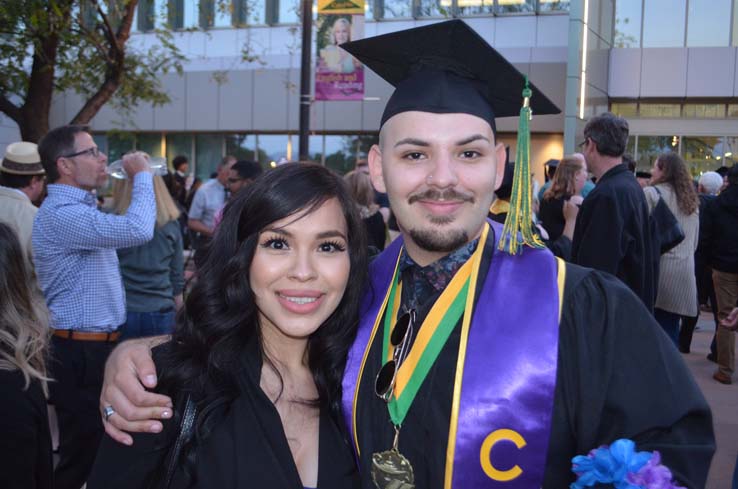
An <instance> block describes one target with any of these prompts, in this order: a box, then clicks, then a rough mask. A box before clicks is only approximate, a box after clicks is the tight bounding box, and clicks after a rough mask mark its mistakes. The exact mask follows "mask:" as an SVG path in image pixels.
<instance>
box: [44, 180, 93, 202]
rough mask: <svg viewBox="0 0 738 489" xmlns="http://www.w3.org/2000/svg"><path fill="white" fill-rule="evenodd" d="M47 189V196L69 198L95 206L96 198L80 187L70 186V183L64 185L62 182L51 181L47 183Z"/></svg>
mask: <svg viewBox="0 0 738 489" xmlns="http://www.w3.org/2000/svg"><path fill="white" fill-rule="evenodd" d="M46 188H47V191H48V194H49V197H53V198H56V199H63V200H69V201H72V202H81V203H83V204H86V205H89V206H90V207H97V199H96V198H95V196H94V195H93V194H92V192H88V191H87V190H82V189H81V188H77V187H72V186H71V185H65V184H62V183H52V184H49V185H47V187H46Z"/></svg>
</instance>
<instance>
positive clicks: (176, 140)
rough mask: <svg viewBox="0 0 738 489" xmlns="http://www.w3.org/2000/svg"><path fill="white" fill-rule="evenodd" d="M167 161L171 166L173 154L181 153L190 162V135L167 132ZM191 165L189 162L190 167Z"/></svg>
mask: <svg viewBox="0 0 738 489" xmlns="http://www.w3.org/2000/svg"><path fill="white" fill-rule="evenodd" d="M166 141H167V162H168V163H169V166H170V167H171V166H172V160H174V157H175V156H179V155H183V156H186V157H187V160H189V162H190V163H192V135H191V134H167V139H166ZM191 167H192V165H191V164H190V168H191Z"/></svg>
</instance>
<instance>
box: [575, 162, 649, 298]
mask: <svg viewBox="0 0 738 489" xmlns="http://www.w3.org/2000/svg"><path fill="white" fill-rule="evenodd" d="M653 233H654V230H653V228H652V223H651V219H650V217H649V212H648V204H647V203H646V198H645V196H644V194H643V189H642V188H641V187H640V185H638V182H637V181H636V179H635V177H634V176H633V174H632V173H631V172H630V171H629V170H628V167H627V166H626V165H624V164H621V165H618V166H616V167H614V168H611V169H610V170H608V171H607V172H606V173H605V174H604V175H602V178H600V179H599V180H597V185H596V186H595V188H594V190H592V191H591V192H590V193H589V194H588V195H587V198H586V199H584V202H583V203H582V206H581V207H580V209H579V215H578V216H577V224H576V227H575V229H574V239H573V240H572V250H571V261H572V262H573V263H576V264H577V265H581V266H583V267H589V268H594V269H595V270H601V271H603V272H608V273H611V274H613V275H615V276H616V277H618V278H619V279H620V280H622V281H623V282H624V283H625V285H627V286H628V287H630V289H631V290H632V291H633V292H635V294H636V295H637V296H638V297H640V298H641V300H642V301H643V303H644V304H645V305H646V308H647V309H648V310H649V311H653V305H654V303H655V301H656V292H657V290H658V283H659V279H658V273H659V272H658V270H659V259H660V258H661V255H660V251H659V249H658V243H656V242H655V240H654V239H653Z"/></svg>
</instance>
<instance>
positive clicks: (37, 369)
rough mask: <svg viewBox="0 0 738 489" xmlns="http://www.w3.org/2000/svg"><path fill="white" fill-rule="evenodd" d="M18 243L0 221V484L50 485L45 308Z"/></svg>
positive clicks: (41, 488) (21, 488)
mask: <svg viewBox="0 0 738 489" xmlns="http://www.w3.org/2000/svg"><path fill="white" fill-rule="evenodd" d="M29 280H30V274H29V271H28V270H27V269H26V266H25V261H24V259H23V252H22V251H21V246H20V242H19V241H18V238H17V236H16V234H15V232H14V231H13V230H12V229H11V228H10V227H9V226H7V225H5V224H3V223H0V398H2V402H1V403H0V487H2V488H3V489H47V488H48V489H51V488H52V487H53V483H52V481H53V463H52V458H51V457H52V456H51V433H50V431H49V418H48V414H47V411H46V398H47V396H48V390H47V387H46V382H47V381H48V380H49V379H48V378H47V377H46V354H47V350H48V341H49V328H48V312H47V310H46V308H45V305H44V304H43V303H42V302H41V299H40V298H38V297H35V296H34V295H32V293H31V290H30V289H29V287H28V283H29Z"/></svg>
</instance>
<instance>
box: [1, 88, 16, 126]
mask: <svg viewBox="0 0 738 489" xmlns="http://www.w3.org/2000/svg"><path fill="white" fill-rule="evenodd" d="M0 112H2V113H3V114H5V115H7V116H8V117H10V118H11V119H12V120H13V122H15V123H16V124H19V125H20V120H21V109H20V107H18V106H17V105H15V104H14V103H13V102H11V101H10V100H9V99H8V98H7V97H6V96H5V95H3V94H1V93H0Z"/></svg>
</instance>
